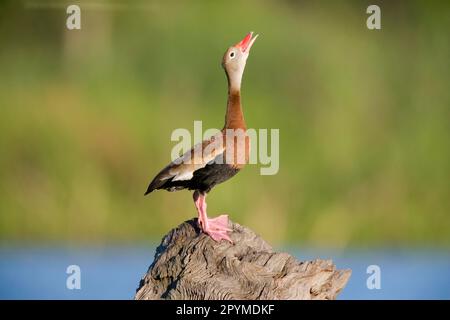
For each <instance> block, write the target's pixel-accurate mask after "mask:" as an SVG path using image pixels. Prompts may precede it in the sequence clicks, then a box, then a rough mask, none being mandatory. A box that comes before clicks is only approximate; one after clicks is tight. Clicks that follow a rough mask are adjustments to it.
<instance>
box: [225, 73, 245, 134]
mask: <svg viewBox="0 0 450 320" xmlns="http://www.w3.org/2000/svg"><path fill="white" fill-rule="evenodd" d="M233 80H234V79H230V77H228V103H227V113H226V115H225V129H244V130H245V129H246V125H245V120H244V113H243V112H242V105H241V88H240V87H241V83H240V79H239V81H238V82H237V81H236V82H235V81H233Z"/></svg>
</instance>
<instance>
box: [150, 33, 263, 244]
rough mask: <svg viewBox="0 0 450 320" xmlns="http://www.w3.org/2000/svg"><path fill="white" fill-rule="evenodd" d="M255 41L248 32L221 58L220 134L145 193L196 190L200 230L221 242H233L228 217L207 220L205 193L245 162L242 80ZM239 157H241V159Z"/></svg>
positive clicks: (246, 145)
mask: <svg viewBox="0 0 450 320" xmlns="http://www.w3.org/2000/svg"><path fill="white" fill-rule="evenodd" d="M256 38H257V35H256V36H255V37H253V33H252V32H250V33H249V34H247V36H246V37H245V38H244V39H243V40H242V41H240V42H239V43H237V44H236V45H234V46H232V47H230V48H228V50H227V51H226V52H225V54H224V56H223V59H222V66H223V68H224V69H225V73H226V75H227V79H228V102H227V112H226V116H225V126H224V128H223V129H222V131H221V132H220V133H219V134H217V135H214V136H212V137H211V138H210V139H208V140H205V141H203V142H202V143H200V144H198V145H196V146H194V147H193V148H192V149H191V150H190V151H189V152H186V153H185V154H184V155H182V156H181V157H180V158H178V159H176V160H174V161H172V162H171V163H170V164H169V165H168V166H167V167H165V168H164V169H163V170H161V172H160V173H158V175H157V176H156V177H155V178H154V179H153V181H152V182H151V183H150V185H149V187H148V189H147V192H146V193H145V194H149V193H150V192H152V191H153V190H155V189H165V190H168V191H177V190H181V189H189V190H195V191H194V195H193V197H194V203H195V207H196V208H197V212H198V224H199V227H200V229H201V230H202V231H203V232H204V233H206V234H208V235H209V236H211V238H213V239H214V240H215V241H220V240H222V239H224V240H227V241H230V242H232V241H231V238H230V237H229V235H228V232H230V231H231V230H230V229H229V226H228V216H227V215H221V216H219V217H217V218H213V219H210V218H208V216H207V214H206V194H207V193H208V192H209V191H211V189H212V188H213V187H214V186H215V185H217V184H219V183H222V182H224V181H226V180H228V179H230V178H231V177H233V176H234V175H235V174H236V173H238V172H239V170H240V169H242V167H243V166H244V165H245V163H247V162H248V158H249V147H250V145H249V139H248V137H247V135H246V134H245V131H246V129H247V128H246V125H245V120H244V115H243V113H242V106H241V80H242V75H243V73H244V69H245V64H246V62H247V58H248V55H249V53H250V48H251V47H252V45H253V43H254V42H255V40H256ZM230 131H231V132H233V131H236V132H240V134H242V133H243V134H244V140H243V141H242V140H240V141H238V139H239V138H238V137H237V136H238V135H239V134H236V136H234V137H233V136H230V135H229V132H230ZM227 137H228V141H227ZM230 137H231V138H232V141H231V143H227V142H230V140H231V139H230ZM227 147H228V150H227ZM231 148H233V149H234V150H232V152H230V149H231ZM230 154H231V155H232V156H231V157H230ZM242 154H243V155H244V158H242V157H240V155H242ZM227 157H228V159H227ZM239 157H240V158H239ZM230 158H231V159H230ZM241 160H242V161H241Z"/></svg>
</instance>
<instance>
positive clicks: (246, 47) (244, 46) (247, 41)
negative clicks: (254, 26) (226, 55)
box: [235, 32, 258, 52]
mask: <svg viewBox="0 0 450 320" xmlns="http://www.w3.org/2000/svg"><path fill="white" fill-rule="evenodd" d="M252 36H253V32H250V33H249V34H247V35H246V36H245V38H244V39H243V40H242V41H241V42H239V43H237V44H236V45H235V47H236V48H239V49H241V51H242V52H248V51H250V48H251V47H252V45H253V43H254V42H255V40H256V38H257V37H258V35H256V36H254V37H253V38H252Z"/></svg>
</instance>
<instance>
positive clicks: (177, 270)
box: [135, 219, 351, 300]
mask: <svg viewBox="0 0 450 320" xmlns="http://www.w3.org/2000/svg"><path fill="white" fill-rule="evenodd" d="M230 226H232V229H233V232H232V233H231V238H232V239H233V241H234V244H231V243H228V242H226V241H221V242H220V243H217V242H215V241H214V240H212V239H211V238H210V237H208V236H207V235H205V234H203V233H201V232H200V230H199V228H198V226H197V219H192V220H189V221H186V222H184V223H182V224H181V225H180V226H178V227H177V228H175V229H173V230H171V231H170V232H169V233H168V234H167V235H166V236H165V237H164V238H163V240H162V243H161V244H160V245H159V247H158V248H157V250H156V254H155V260H154V262H153V263H152V265H151V266H150V267H149V269H148V271H147V274H146V275H145V276H144V277H143V279H142V280H141V282H140V284H139V288H138V289H137V292H136V296H135V299H139V300H142V299H152V300H153V299H189V300H190V299H249V300H255V299H335V298H336V296H337V294H338V293H339V292H340V291H341V290H342V289H343V288H344V286H345V285H346V283H347V281H348V279H349V277H350V274H351V270H336V266H335V265H334V264H333V263H332V261H331V260H318V259H317V260H314V261H304V262H300V261H298V260H296V259H295V258H294V257H292V256H291V255H289V254H287V253H277V252H274V251H273V250H272V248H271V247H270V246H269V245H268V244H267V243H266V242H265V241H264V240H263V239H262V238H261V237H259V236H257V235H256V234H255V233H254V232H253V231H251V230H249V229H247V228H245V227H242V226H240V225H239V224H237V223H232V222H230Z"/></svg>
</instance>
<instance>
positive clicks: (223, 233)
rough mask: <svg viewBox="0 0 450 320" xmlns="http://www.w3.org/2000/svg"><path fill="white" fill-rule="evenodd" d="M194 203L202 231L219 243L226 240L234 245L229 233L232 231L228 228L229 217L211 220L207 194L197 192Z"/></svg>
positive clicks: (224, 216)
mask: <svg viewBox="0 0 450 320" xmlns="http://www.w3.org/2000/svg"><path fill="white" fill-rule="evenodd" d="M194 202H195V207H196V208H197V211H198V223H199V226H200V229H202V231H203V232H204V233H206V234H207V235H209V236H210V237H211V238H213V240H215V241H217V242H219V241H220V240H222V239H224V240H227V241H230V242H231V243H233V241H232V240H231V238H230V237H229V236H228V233H227V232H229V231H232V230H231V229H230V228H229V227H228V216H227V215H221V216H219V217H217V218H213V219H209V218H208V216H207V214H206V194H202V193H200V192H198V191H195V192H194Z"/></svg>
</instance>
